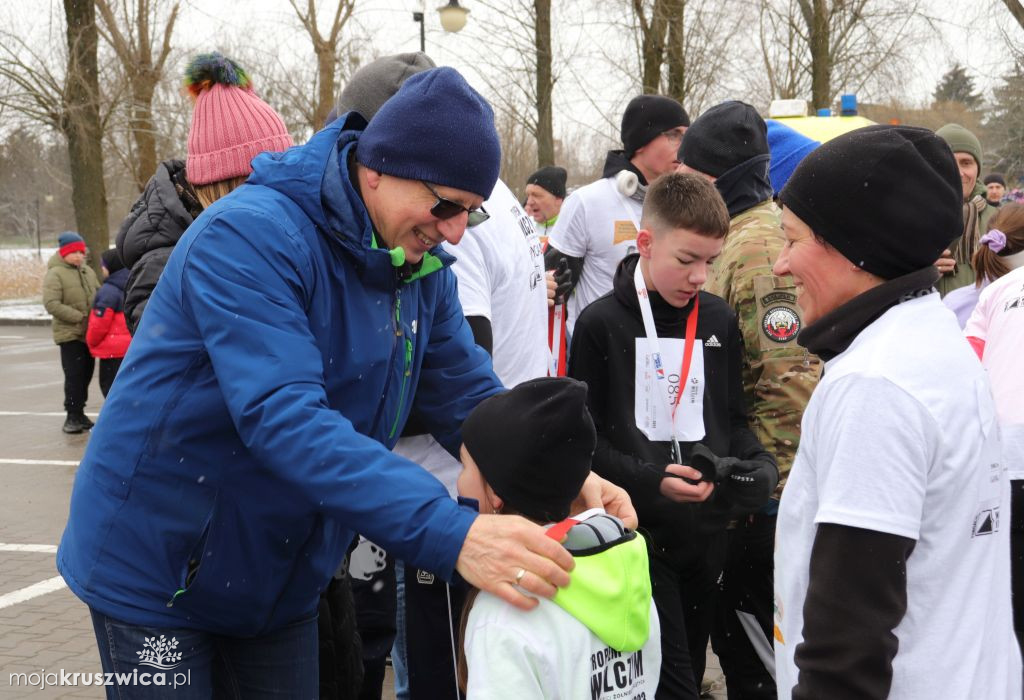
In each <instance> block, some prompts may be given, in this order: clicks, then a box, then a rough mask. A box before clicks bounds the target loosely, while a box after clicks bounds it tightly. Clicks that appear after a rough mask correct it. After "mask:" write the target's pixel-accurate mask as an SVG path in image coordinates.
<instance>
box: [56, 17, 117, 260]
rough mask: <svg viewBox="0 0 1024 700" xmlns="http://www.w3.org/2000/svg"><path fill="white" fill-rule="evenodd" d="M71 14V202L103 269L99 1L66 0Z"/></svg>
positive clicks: (67, 130)
mask: <svg viewBox="0 0 1024 700" xmlns="http://www.w3.org/2000/svg"><path fill="white" fill-rule="evenodd" d="M64 14H65V15H66V17H67V23H68V27H67V41H68V72H67V76H66V80H67V87H66V88H65V93H64V94H65V96H64V119H63V124H62V126H63V131H64V134H65V135H66V136H67V139H68V156H69V158H70V161H71V201H72V203H73V204H74V208H75V224H76V225H77V226H78V232H79V234H81V236H82V237H83V238H84V239H85V243H86V245H87V246H88V247H89V249H90V250H91V251H92V256H91V258H92V259H91V263H92V266H93V268H95V269H96V271H97V273H99V270H100V260H99V256H100V253H101V252H103V251H104V250H106V249H107V248H108V247H109V245H110V237H109V233H108V231H107V191H106V186H105V185H104V183H103V147H102V138H103V132H102V129H101V128H100V113H99V104H98V102H99V94H100V91H99V69H98V65H97V59H96V51H97V41H98V38H99V34H98V32H97V29H96V6H95V3H94V0H64Z"/></svg>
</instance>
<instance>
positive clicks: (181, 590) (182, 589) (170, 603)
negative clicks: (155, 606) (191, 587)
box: [167, 588, 185, 608]
mask: <svg viewBox="0 0 1024 700" xmlns="http://www.w3.org/2000/svg"><path fill="white" fill-rule="evenodd" d="M184 592H185V589H184V588H179V589H178V590H176V591H175V592H174V595H172V596H171V599H170V600H168V601H167V607H169V608H173V607H174V601H175V600H177V599H178V596H180V595H181V594H182V593H184Z"/></svg>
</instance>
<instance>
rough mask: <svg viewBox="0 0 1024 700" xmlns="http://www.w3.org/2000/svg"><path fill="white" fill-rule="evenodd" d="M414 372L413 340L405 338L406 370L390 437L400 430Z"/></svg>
mask: <svg viewBox="0 0 1024 700" xmlns="http://www.w3.org/2000/svg"><path fill="white" fill-rule="evenodd" d="M411 374H412V341H411V340H409V339H408V338H406V339H405V372H404V373H403V376H402V390H401V391H400V392H399V394H398V412H397V413H395V422H394V424H393V425H392V426H391V432H390V433H389V434H388V439H389V440H390V439H391V438H393V437H395V431H397V430H398V419H399V418H401V416H402V407H403V406H404V405H405V390H406V389H407V388H408V386H409V375H411Z"/></svg>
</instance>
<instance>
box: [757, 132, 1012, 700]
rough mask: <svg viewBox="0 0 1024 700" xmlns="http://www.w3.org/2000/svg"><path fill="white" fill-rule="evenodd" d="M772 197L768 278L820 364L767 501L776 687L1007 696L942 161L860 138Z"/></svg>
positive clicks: (976, 376)
mask: <svg viewBox="0 0 1024 700" xmlns="http://www.w3.org/2000/svg"><path fill="white" fill-rule="evenodd" d="M839 195H841V196H839ZM780 199H781V201H782V204H783V213H782V227H783V230H784V232H785V236H786V246H785V248H784V249H783V252H782V254H781V255H780V256H779V259H778V261H777V262H776V264H775V273H776V274H777V275H780V276H781V275H790V274H791V275H792V276H793V279H794V281H795V282H796V286H797V290H798V295H799V296H798V304H799V305H800V308H801V309H802V311H803V314H804V317H803V320H804V321H805V322H806V323H807V326H806V328H804V330H803V331H801V333H800V337H799V342H800V344H801V345H803V346H804V347H806V348H807V349H808V350H810V351H811V352H815V353H817V354H818V355H819V356H820V357H821V358H822V359H823V360H824V361H825V362H826V363H827V371H826V372H825V373H824V375H823V377H822V379H821V381H820V383H819V384H818V387H817V389H816V390H815V393H814V400H813V401H812V402H811V404H810V405H809V406H808V408H807V411H806V413H805V414H804V418H803V424H802V430H803V439H802V441H801V443H800V449H799V451H798V453H797V456H796V461H795V463H794V465H793V469H792V471H791V473H790V477H789V481H788V484H787V486H786V491H785V493H784V494H783V497H782V501H781V504H780V506H779V516H778V536H777V538H776V545H777V547H776V550H775V599H774V600H775V625H774V629H773V635H774V638H775V640H776V644H775V659H776V681H777V685H778V692H779V697H786V698H789V697H792V698H794V700H807V699H809V698H859V699H860V698H863V699H874V698H879V699H880V698H888V697H900V698H1018V697H1021V663H1020V653H1019V649H1018V647H1017V643H1016V639H1015V636H1014V631H1013V626H1012V613H1011V607H1010V558H1009V556H1007V553H1008V551H1009V543H1008V538H1009V530H1010V528H1009V527H1007V525H1006V522H1005V520H1004V521H1003V522H1000V521H999V518H998V513H999V512H1002V513H1006V512H1008V508H1009V503H1010V501H1009V482H1008V480H1007V473H1006V466H1005V464H1004V463H1003V462H1002V460H1001V459H1000V451H1001V447H1000V444H999V436H998V431H997V428H996V424H995V419H994V416H995V408H994V406H993V402H992V398H991V391H990V389H989V385H988V380H987V378H986V376H985V371H984V369H983V367H982V366H981V365H980V364H979V363H978V361H977V357H976V356H974V355H973V353H972V351H971V348H970V346H969V345H968V344H967V343H965V342H964V339H963V336H962V334H961V331H960V327H959V325H958V323H957V321H956V317H955V316H954V315H953V314H952V313H950V311H949V309H947V308H945V306H944V305H943V304H942V301H941V300H940V298H939V294H938V293H937V292H936V291H935V289H934V285H935V282H936V281H937V280H938V278H939V271H938V270H937V269H936V268H935V266H934V264H933V263H934V261H935V260H936V258H938V256H939V254H940V253H941V252H942V251H943V250H944V249H946V248H947V247H948V246H949V244H950V242H951V241H952V240H953V239H954V238H956V237H957V236H958V235H960V233H961V231H962V227H963V218H962V217H963V208H962V204H963V201H962V193H961V183H960V178H959V175H958V172H957V164H956V162H955V161H954V160H953V157H952V152H951V151H950V148H949V146H948V145H947V144H946V143H945V142H944V141H943V140H942V139H941V138H940V137H939V136H937V135H936V134H934V133H932V132H931V131H929V130H927V129H919V128H914V127H904V126H896V127H893V126H881V125H879V126H870V127H866V128H863V129H858V130H856V131H852V132H849V133H847V134H844V135H842V136H839V137H837V138H835V139H833V140H831V141H829V142H827V143H825V144H823V145H822V146H821V147H819V148H818V149H816V150H815V151H813V152H812V153H811V154H809V155H808V156H807V157H806V158H805V159H804V161H803V162H802V163H801V164H800V166H799V167H797V169H796V172H795V173H794V174H793V177H792V178H791V179H790V181H789V183H788V184H787V185H786V187H785V188H784V189H783V190H782V192H781V193H780Z"/></svg>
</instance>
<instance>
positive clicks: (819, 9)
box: [807, 0, 832, 111]
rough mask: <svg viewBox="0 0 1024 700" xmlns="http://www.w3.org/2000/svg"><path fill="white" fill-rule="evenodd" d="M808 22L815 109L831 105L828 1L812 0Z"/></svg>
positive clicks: (812, 95)
mask: <svg viewBox="0 0 1024 700" xmlns="http://www.w3.org/2000/svg"><path fill="white" fill-rule="evenodd" d="M812 8H813V9H812V13H811V20H810V22H809V23H808V27H807V29H808V32H809V35H810V49H811V102H812V103H813V105H814V109H815V111H817V110H819V109H822V108H825V107H831V106H832V58H831V55H832V51H831V46H830V43H829V26H828V3H827V1H826V0H813V3H812Z"/></svg>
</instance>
